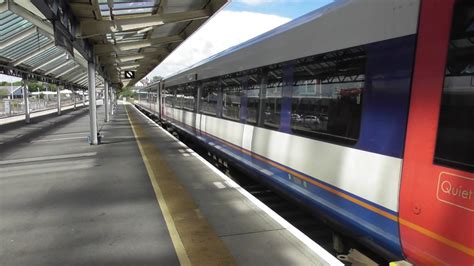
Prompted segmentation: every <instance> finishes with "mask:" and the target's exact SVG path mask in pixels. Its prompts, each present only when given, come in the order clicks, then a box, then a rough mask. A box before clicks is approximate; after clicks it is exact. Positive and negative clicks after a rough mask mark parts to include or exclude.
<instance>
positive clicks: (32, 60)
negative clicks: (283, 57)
mask: <svg viewBox="0 0 474 266" xmlns="http://www.w3.org/2000/svg"><path fill="white" fill-rule="evenodd" d="M32 2H33V3H32ZM227 2H228V0H69V1H65V0H31V1H30V0H0V33H1V34H0V73H2V72H3V73H4V74H9V75H15V76H20V74H19V73H20V72H18V71H19V70H21V71H22V72H21V75H22V76H24V74H25V73H27V74H29V76H31V78H34V79H38V80H44V81H48V82H55V83H57V82H60V83H66V84H73V85H74V86H78V87H86V86H87V61H94V62H95V63H96V65H97V68H96V69H97V70H98V72H97V74H99V75H96V76H97V81H96V83H97V84H101V83H103V78H102V77H105V78H106V79H107V80H109V81H110V82H111V83H114V84H116V85H117V86H127V85H133V84H135V83H136V82H138V81H139V80H140V79H142V78H143V77H145V76H146V75H147V74H148V73H149V72H150V71H151V70H153V69H154V68H155V67H156V66H157V65H158V64H159V63H161V62H162V61H163V60H164V59H165V58H166V57H167V56H168V55H169V54H170V53H171V52H172V51H173V50H174V49H176V47H178V46H179V45H180V44H181V43H182V42H183V41H184V40H186V39H187V38H188V37H189V36H190V35H191V34H192V33H193V32H195V31H196V30H197V29H198V28H199V27H200V26H201V25H202V24H203V23H204V22H205V21H206V20H207V19H208V18H209V17H210V16H212V15H213V14H215V13H216V12H217V11H218V10H220V9H221V8H222V7H223V6H224V5H225V4H226V3H227ZM51 3H57V5H56V6H55V5H54V4H51ZM58 6H59V8H58ZM48 9H51V10H53V9H54V10H56V11H54V10H53V11H52V12H49V13H48V12H46V11H48ZM58 10H59V11H58ZM54 12H56V13H54ZM51 14H52V15H51ZM66 15H67V16H69V17H68V18H66V19H64V17H65V16H66ZM52 17H54V18H55V19H52ZM55 20H56V21H58V20H59V21H60V22H61V23H63V24H67V25H68V26H66V27H65V28H66V29H67V30H66V31H68V33H67V34H64V35H62V34H63V33H60V34H59V35H58V34H57V32H58V31H57V30H56V31H55V29H58V26H57V22H56V21H55ZM52 21H54V22H55V25H54V27H53V23H51V22H52ZM70 24H74V25H72V26H71V25H70ZM63 31H64V30H63ZM68 34H71V35H68ZM55 36H56V40H55ZM58 36H59V38H58ZM63 36H66V38H65V39H66V40H65V41H64V40H61V41H63V45H62V46H61V45H60V46H58V45H55V43H58V39H60V38H61V37H63ZM68 37H69V38H68ZM68 39H71V40H68ZM55 41H56V42H55ZM68 42H70V43H71V47H68V46H67V45H64V43H68ZM78 43H80V44H81V45H82V46H80V47H78V46H77V45H78ZM63 47H65V48H63ZM84 47H85V48H84ZM68 48H69V49H68ZM81 48H84V49H81ZM86 48H90V49H89V50H90V53H85V52H84V51H86V50H87V51H89V50H88V49H86ZM125 71H132V72H133V74H135V76H134V77H133V78H126V77H125V76H124V72H125ZM101 76H102V77H101Z"/></svg>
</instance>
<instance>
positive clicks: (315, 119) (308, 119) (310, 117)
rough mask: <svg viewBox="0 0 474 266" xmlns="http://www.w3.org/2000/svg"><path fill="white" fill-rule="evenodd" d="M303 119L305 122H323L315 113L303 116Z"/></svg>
mask: <svg viewBox="0 0 474 266" xmlns="http://www.w3.org/2000/svg"><path fill="white" fill-rule="evenodd" d="M303 121H304V123H305V124H308V125H310V124H319V123H321V120H319V117H317V116H315V115H305V116H304V118H303Z"/></svg>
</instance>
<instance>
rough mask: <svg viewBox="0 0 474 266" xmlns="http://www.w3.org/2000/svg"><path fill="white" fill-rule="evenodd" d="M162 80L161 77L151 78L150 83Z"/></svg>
mask: <svg viewBox="0 0 474 266" xmlns="http://www.w3.org/2000/svg"><path fill="white" fill-rule="evenodd" d="M162 79H163V77H160V76H154V77H153V78H151V82H152V83H153V82H157V81H159V80H162Z"/></svg>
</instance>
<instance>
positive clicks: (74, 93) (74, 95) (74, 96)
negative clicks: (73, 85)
mask: <svg viewBox="0 0 474 266" xmlns="http://www.w3.org/2000/svg"><path fill="white" fill-rule="evenodd" d="M72 97H73V100H74V110H76V91H75V90H73V91H72Z"/></svg>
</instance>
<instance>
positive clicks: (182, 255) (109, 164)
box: [0, 104, 340, 265]
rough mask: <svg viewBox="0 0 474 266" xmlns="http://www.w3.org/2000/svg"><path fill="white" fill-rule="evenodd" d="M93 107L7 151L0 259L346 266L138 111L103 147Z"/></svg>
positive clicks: (118, 122) (0, 186) (124, 117)
mask: <svg viewBox="0 0 474 266" xmlns="http://www.w3.org/2000/svg"><path fill="white" fill-rule="evenodd" d="M86 114H87V112H85V111H82V112H72V113H70V116H71V117H70V118H69V119H68V120H66V121H63V122H62V123H51V124H50V125H49V127H47V128H45V129H44V134H39V135H35V136H31V137H30V138H27V139H25V140H23V141H20V142H19V143H17V144H15V146H14V147H10V148H9V149H5V150H0V265H234V264H238V265H330V264H340V263H339V261H337V260H336V259H335V258H334V257H332V256H330V255H329V253H327V252H325V251H324V250H321V249H320V248H319V246H317V244H315V243H314V242H311V241H309V242H308V239H306V238H304V237H302V236H300V235H298V233H297V232H295V230H293V229H294V228H292V227H291V226H290V225H289V224H287V223H285V222H284V221H282V220H281V217H280V218H279V217H278V216H277V215H275V214H274V213H273V214H272V213H271V212H269V210H268V209H266V208H265V206H261V203H259V202H257V201H256V200H255V199H252V198H251V197H250V196H249V195H247V194H248V193H247V194H245V191H243V190H242V188H240V187H239V186H238V185H236V184H235V183H233V182H232V181H231V180H228V179H226V178H227V177H226V176H225V175H223V174H222V173H220V172H218V171H217V170H216V169H215V168H213V167H212V165H210V164H209V163H207V162H205V161H204V160H203V159H202V158H200V157H199V156H198V155H196V154H195V153H194V152H193V151H192V150H190V149H188V148H187V147H186V146H185V145H184V144H183V143H181V142H179V141H177V140H176V139H174V138H173V137H172V136H171V135H170V134H169V133H167V132H166V131H164V130H163V129H162V128H159V127H158V126H157V125H156V124H155V123H154V122H153V121H151V120H150V119H149V118H147V117H145V116H144V115H143V114H142V113H140V112H139V111H138V110H137V109H136V108H135V107H134V106H132V105H129V104H127V105H119V106H118V107H117V110H116V114H115V115H114V116H113V117H112V118H111V121H110V122H108V123H104V122H103V108H98V119H97V121H98V122H99V125H98V126H99V128H100V133H101V134H102V135H103V136H104V137H103V141H102V144H101V145H99V146H91V145H88V143H87V135H88V134H89V133H88V129H89V117H88V115H86ZM216 183H219V184H220V185H216Z"/></svg>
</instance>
